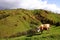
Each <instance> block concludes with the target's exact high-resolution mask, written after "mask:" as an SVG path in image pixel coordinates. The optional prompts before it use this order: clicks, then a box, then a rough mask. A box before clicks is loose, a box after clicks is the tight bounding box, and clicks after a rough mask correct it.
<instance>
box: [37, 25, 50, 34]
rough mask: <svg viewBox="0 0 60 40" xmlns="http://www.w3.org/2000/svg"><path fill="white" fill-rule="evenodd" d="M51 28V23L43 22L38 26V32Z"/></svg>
mask: <svg viewBox="0 0 60 40" xmlns="http://www.w3.org/2000/svg"><path fill="white" fill-rule="evenodd" d="M49 28H50V24H41V25H40V26H39V27H38V30H37V32H41V33H42V32H43V30H49Z"/></svg>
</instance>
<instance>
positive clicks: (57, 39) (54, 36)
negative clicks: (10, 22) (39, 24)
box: [0, 26, 60, 40]
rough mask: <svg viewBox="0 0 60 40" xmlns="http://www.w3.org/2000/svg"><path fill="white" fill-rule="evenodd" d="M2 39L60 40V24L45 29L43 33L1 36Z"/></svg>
mask: <svg viewBox="0 0 60 40" xmlns="http://www.w3.org/2000/svg"><path fill="white" fill-rule="evenodd" d="M0 40H60V26H57V27H55V26H52V27H51V28H50V30H49V31H43V33H42V34H40V33H37V34H36V35H33V36H30V37H27V36H21V37H15V38H1V39H0Z"/></svg>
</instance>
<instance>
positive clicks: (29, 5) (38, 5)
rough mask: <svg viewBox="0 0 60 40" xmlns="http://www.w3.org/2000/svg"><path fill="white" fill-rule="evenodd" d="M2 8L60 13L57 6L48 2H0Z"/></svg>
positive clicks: (3, 0)
mask: <svg viewBox="0 0 60 40" xmlns="http://www.w3.org/2000/svg"><path fill="white" fill-rule="evenodd" d="M0 7H2V8H8V9H12V8H24V9H47V10H51V11H54V12H58V13H60V8H59V7H58V6H57V5H56V4H49V3H48V1H47V0H44V1H42V0H0Z"/></svg>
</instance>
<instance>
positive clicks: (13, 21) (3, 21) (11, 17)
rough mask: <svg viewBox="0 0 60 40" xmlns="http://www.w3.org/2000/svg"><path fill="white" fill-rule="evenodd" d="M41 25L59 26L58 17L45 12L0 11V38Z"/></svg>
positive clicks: (59, 20) (23, 10) (59, 16)
mask: <svg viewBox="0 0 60 40" xmlns="http://www.w3.org/2000/svg"><path fill="white" fill-rule="evenodd" d="M41 23H50V24H52V25H56V26H59V25H60V15H58V14H54V13H53V12H50V11H46V10H25V9H13V10H0V37H9V36H11V35H13V34H16V33H18V32H23V31H27V30H29V29H32V28H35V27H38V26H39V25H40V24H41Z"/></svg>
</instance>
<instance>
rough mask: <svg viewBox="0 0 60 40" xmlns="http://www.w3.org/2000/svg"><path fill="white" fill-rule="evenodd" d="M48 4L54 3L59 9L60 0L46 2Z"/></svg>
mask: <svg viewBox="0 0 60 40" xmlns="http://www.w3.org/2000/svg"><path fill="white" fill-rule="evenodd" d="M48 3H51V4H52V3H54V4H56V5H57V6H58V7H60V0H48Z"/></svg>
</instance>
